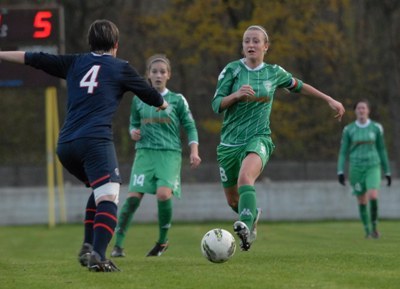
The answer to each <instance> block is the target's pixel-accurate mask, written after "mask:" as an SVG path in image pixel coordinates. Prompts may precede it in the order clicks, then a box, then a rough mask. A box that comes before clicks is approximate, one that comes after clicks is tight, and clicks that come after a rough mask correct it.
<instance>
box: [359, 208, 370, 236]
mask: <svg viewBox="0 0 400 289" xmlns="http://www.w3.org/2000/svg"><path fill="white" fill-rule="evenodd" d="M358 209H359V212H360V219H361V222H362V224H363V226H364V230H365V234H369V233H370V230H369V224H368V210H367V205H364V204H359V205H358Z"/></svg>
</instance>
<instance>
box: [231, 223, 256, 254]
mask: <svg viewBox="0 0 400 289" xmlns="http://www.w3.org/2000/svg"><path fill="white" fill-rule="evenodd" d="M233 230H234V231H235V233H236V235H238V237H239V239H240V248H241V249H242V251H248V250H249V249H250V246H251V243H252V241H251V240H250V230H249V228H248V227H247V225H246V224H245V223H243V222H242V221H236V222H235V223H234V224H233Z"/></svg>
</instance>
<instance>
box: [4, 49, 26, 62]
mask: <svg viewBox="0 0 400 289" xmlns="http://www.w3.org/2000/svg"><path fill="white" fill-rule="evenodd" d="M0 60H5V61H9V62H15V63H19V64H24V63H25V51H0Z"/></svg>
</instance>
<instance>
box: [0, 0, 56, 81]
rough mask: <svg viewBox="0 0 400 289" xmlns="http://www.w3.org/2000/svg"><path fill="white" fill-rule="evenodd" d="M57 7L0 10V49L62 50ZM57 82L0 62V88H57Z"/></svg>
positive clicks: (29, 70)
mask: <svg viewBox="0 0 400 289" xmlns="http://www.w3.org/2000/svg"><path fill="white" fill-rule="evenodd" d="M63 18H64V17H63V9H62V7H61V6H50V7H40V6H37V7H36V6H35V7H12V6H11V7H1V6H0V50H3V51H7V50H20V51H33V52H39V51H42V52H48V53H53V54H59V53H63V52H64V51H63V50H64V46H63V43H64V24H63ZM59 84H60V80H59V79H58V78H56V77H53V76H50V75H48V74H46V73H45V72H43V71H41V70H37V69H34V68H32V67H29V66H22V65H20V64H14V63H9V62H1V63H0V87H47V86H59Z"/></svg>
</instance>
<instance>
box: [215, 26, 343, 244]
mask: <svg viewBox="0 0 400 289" xmlns="http://www.w3.org/2000/svg"><path fill="white" fill-rule="evenodd" d="M242 46H243V54H244V58H243V59H240V60H237V61H233V62H231V63H229V64H228V65H227V66H226V67H225V68H224V69H223V70H222V72H221V73H220V75H219V78H218V84H217V89H216V92H215V95H214V98H213V101H212V107H213V110H214V111H215V112H216V113H224V119H223V124H222V132H221V142H220V144H219V145H218V148H217V158H218V163H219V167H220V168H219V169H220V176H221V181H222V185H223V187H224V192H225V196H226V199H227V202H228V204H229V206H230V207H232V209H233V210H234V211H235V212H237V213H238V214H239V221H237V222H235V223H234V226H233V229H234V231H235V232H236V233H237V235H238V236H239V238H240V240H241V242H240V246H241V248H242V250H245V251H247V250H248V249H249V248H250V245H251V244H252V242H253V241H254V240H255V238H256V233H257V232H256V225H257V221H258V218H259V216H260V213H261V210H260V209H257V206H256V192H255V188H254V184H255V181H256V179H257V178H258V177H259V175H260V174H261V172H262V170H263V168H264V166H265V164H266V163H267V161H268V159H269V157H270V156H271V154H272V151H273V149H274V144H273V143H272V140H271V130H270V126H269V123H270V121H269V117H270V113H271V109H272V103H273V100H274V94H275V91H276V89H278V88H286V89H288V90H290V91H292V92H298V93H302V94H304V95H307V96H313V97H317V98H320V99H322V100H324V101H326V102H327V103H328V105H329V106H330V107H331V108H332V109H333V110H334V111H336V116H335V117H336V118H337V119H339V120H341V118H342V115H343V114H344V111H345V110H344V107H343V105H342V104H341V103H340V102H338V101H336V100H334V99H333V98H332V97H330V96H328V95H326V94H324V93H322V92H321V91H319V90H317V89H316V88H314V87H312V86H311V85H308V84H306V83H303V82H302V81H300V80H299V79H296V78H294V77H293V76H292V75H291V74H290V73H288V72H286V71H285V70H284V69H283V68H282V67H280V66H278V65H272V64H267V63H265V62H264V55H265V54H266V52H267V50H268V47H269V38H268V34H267V32H266V30H265V29H264V28H263V27H262V26H259V25H253V26H250V27H248V28H247V29H246V31H245V32H244V35H243V42H242Z"/></svg>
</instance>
